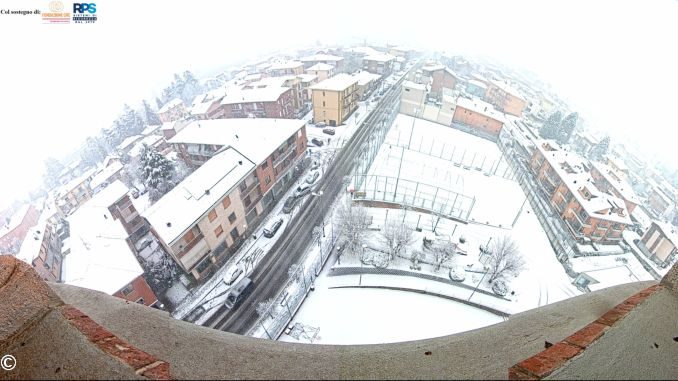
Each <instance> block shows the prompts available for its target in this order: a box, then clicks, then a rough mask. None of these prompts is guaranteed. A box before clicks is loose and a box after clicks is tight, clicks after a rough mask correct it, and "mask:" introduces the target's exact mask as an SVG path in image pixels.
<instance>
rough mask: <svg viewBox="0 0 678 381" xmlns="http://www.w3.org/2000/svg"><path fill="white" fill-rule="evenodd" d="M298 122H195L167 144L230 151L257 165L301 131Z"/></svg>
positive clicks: (250, 120) (263, 119)
mask: <svg viewBox="0 0 678 381" xmlns="http://www.w3.org/2000/svg"><path fill="white" fill-rule="evenodd" d="M305 125H306V122H305V121H303V120H299V119H275V118H229V119H209V120H200V121H194V122H192V123H191V124H189V125H188V126H186V128H184V129H183V130H181V132H179V133H178V134H177V135H176V136H174V137H173V138H172V139H170V140H169V143H172V144H175V143H184V144H214V145H220V146H224V147H233V148H235V149H236V150H238V152H240V153H241V154H243V155H245V156H246V157H247V158H248V159H249V160H251V161H253V162H255V163H257V164H259V163H262V162H263V161H264V160H266V158H267V157H268V156H269V155H270V154H271V153H272V152H273V151H274V150H275V149H276V148H278V147H280V145H281V144H282V143H283V142H284V141H285V140H287V139H288V138H289V137H290V136H292V135H293V134H294V133H296V132H297V131H298V130H299V129H301V128H303V127H304V126H305Z"/></svg>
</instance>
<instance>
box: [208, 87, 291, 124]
mask: <svg viewBox="0 0 678 381" xmlns="http://www.w3.org/2000/svg"><path fill="white" fill-rule="evenodd" d="M294 101H295V99H294V94H293V93H292V89H291V88H289V87H272V86H267V87H264V88H254V89H243V90H236V91H229V92H228V94H226V96H225V97H224V98H223V99H222V100H221V107H220V111H219V115H220V116H219V118H248V117H251V118H294V116H295V115H294V111H295V110H294Z"/></svg>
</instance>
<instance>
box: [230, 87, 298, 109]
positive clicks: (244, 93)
mask: <svg viewBox="0 0 678 381" xmlns="http://www.w3.org/2000/svg"><path fill="white" fill-rule="evenodd" d="M287 91H290V88H289V87H274V86H266V87H263V88H256V89H246V90H235V91H229V92H228V94H226V96H225V97H224V99H222V100H221V104H222V105H231V104H237V103H252V102H276V101H277V100H278V99H279V98H280V96H282V95H283V94H284V93H285V92H287Z"/></svg>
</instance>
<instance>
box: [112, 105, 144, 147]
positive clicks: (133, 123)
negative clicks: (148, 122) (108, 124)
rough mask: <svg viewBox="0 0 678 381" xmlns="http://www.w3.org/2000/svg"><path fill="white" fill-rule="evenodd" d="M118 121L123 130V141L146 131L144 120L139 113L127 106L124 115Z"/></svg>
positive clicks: (124, 108)
mask: <svg viewBox="0 0 678 381" xmlns="http://www.w3.org/2000/svg"><path fill="white" fill-rule="evenodd" d="M118 121H119V126H120V127H121V128H122V136H123V139H122V140H124V138H128V137H130V136H134V135H139V134H140V133H141V132H142V131H143V130H144V120H143V119H141V116H140V115H139V113H138V112H136V111H135V110H133V109H132V108H131V107H129V106H128V105H127V104H125V106H124V107H123V111H122V115H121V116H120V118H118Z"/></svg>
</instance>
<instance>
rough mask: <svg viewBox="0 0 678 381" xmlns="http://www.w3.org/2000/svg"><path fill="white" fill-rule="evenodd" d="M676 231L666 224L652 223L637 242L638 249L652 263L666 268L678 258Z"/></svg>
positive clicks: (677, 234)
mask: <svg viewBox="0 0 678 381" xmlns="http://www.w3.org/2000/svg"><path fill="white" fill-rule="evenodd" d="M677 229H678V228H676V227H675V226H673V225H670V224H668V223H666V222H661V221H652V225H650V228H649V229H648V230H647V231H646V232H645V234H644V235H643V238H641V240H640V241H639V242H638V247H639V248H640V250H641V251H642V252H643V254H645V255H646V256H647V257H648V258H650V259H651V260H652V261H653V262H655V263H656V264H658V265H660V266H662V267H667V266H669V265H670V264H671V263H673V262H674V261H675V259H676V257H677V256H678V248H677V247H678V231H677Z"/></svg>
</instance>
